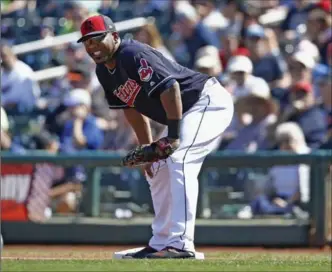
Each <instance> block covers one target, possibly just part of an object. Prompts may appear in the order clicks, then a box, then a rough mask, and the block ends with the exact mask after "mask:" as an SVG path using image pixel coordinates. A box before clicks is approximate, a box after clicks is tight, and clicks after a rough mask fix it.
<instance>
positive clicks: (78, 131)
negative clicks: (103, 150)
mask: <svg viewBox="0 0 332 272" xmlns="http://www.w3.org/2000/svg"><path fill="white" fill-rule="evenodd" d="M65 104H66V106H68V107H69V111H70V119H69V120H67V121H66V122H65V125H64V129H63V132H62V137H61V145H62V146H61V147H62V151H65V152H73V151H77V150H97V149H99V148H100V147H101V145H102V142H103V132H102V131H101V130H100V129H99V128H98V125H97V119H96V117H95V116H93V115H92V114H91V113H90V111H91V96H90V94H89V92H88V91H86V90H83V89H74V90H72V91H71V92H70V93H69V95H68V97H67V99H66V101H65Z"/></svg>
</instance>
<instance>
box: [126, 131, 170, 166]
mask: <svg viewBox="0 0 332 272" xmlns="http://www.w3.org/2000/svg"><path fill="white" fill-rule="evenodd" d="M174 150H175V148H173V147H172V145H171V144H170V142H169V141H168V139H167V137H165V138H161V139H160V140H158V141H156V142H154V143H152V144H150V145H139V146H137V147H136V148H135V149H134V150H132V151H130V152H129V153H128V154H127V155H126V156H125V157H124V158H123V159H122V165H123V166H129V167H133V166H139V165H143V164H146V163H153V162H157V161H159V160H164V159H167V158H168V157H169V156H170V155H171V154H172V153H173V152H174Z"/></svg>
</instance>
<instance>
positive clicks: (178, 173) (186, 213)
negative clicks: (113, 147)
mask: <svg viewBox="0 0 332 272" xmlns="http://www.w3.org/2000/svg"><path fill="white" fill-rule="evenodd" d="M233 111H234V106H233V100H232V97H231V95H230V94H229V93H228V92H227V91H226V90H225V89H224V88H223V87H222V86H221V85H220V83H219V82H218V81H217V80H216V79H215V78H211V79H209V80H208V81H207V82H206V84H205V86H204V89H203V92H202V95H201V97H200V99H199V101H197V103H196V104H195V105H194V106H193V107H192V108H191V109H190V110H189V111H188V112H186V113H185V114H184V115H183V119H182V121H181V131H180V146H179V148H178V149H177V150H176V151H175V152H174V153H173V154H172V156H171V157H170V158H168V159H167V160H166V161H161V162H157V163H154V164H153V172H154V177H153V178H152V179H151V178H149V177H147V180H148V182H149V185H150V191H151V196H152V201H153V207H154V211H155V218H154V221H153V223H152V232H153V237H152V238H151V240H150V242H149V245H150V246H151V247H153V248H155V249H157V250H161V249H163V248H165V247H166V246H172V247H175V248H178V249H182V250H188V251H195V247H194V229H195V219H196V209H197V200H198V179H197V178H198V174H199V172H200V170H201V166H202V164H203V161H204V159H205V157H206V156H207V155H208V154H209V153H210V152H212V151H213V150H214V149H215V148H216V147H217V146H218V144H219V143H220V139H221V134H222V133H223V132H224V131H225V129H226V128H227V127H228V126H229V124H230V122H231V120H232V117H233ZM166 135H167V131H165V132H164V134H163V135H162V137H164V136H166Z"/></svg>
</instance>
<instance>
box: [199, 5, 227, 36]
mask: <svg viewBox="0 0 332 272" xmlns="http://www.w3.org/2000/svg"><path fill="white" fill-rule="evenodd" d="M193 4H194V6H195V8H196V11H197V13H198V15H199V17H200V19H201V21H202V24H203V25H205V26H206V27H207V28H209V29H210V30H211V31H213V32H218V31H220V30H223V29H225V28H226V27H227V26H228V20H227V19H226V18H225V17H224V16H223V15H222V14H221V13H220V11H219V10H218V9H217V7H216V2H215V1H214V0H194V1H193Z"/></svg>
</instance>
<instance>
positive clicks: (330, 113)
mask: <svg viewBox="0 0 332 272" xmlns="http://www.w3.org/2000/svg"><path fill="white" fill-rule="evenodd" d="M331 77H332V72H331V71H330V74H329V75H328V76H327V77H325V78H323V79H322V80H321V82H320V90H321V93H322V100H321V102H322V109H323V110H324V112H325V113H326V116H327V129H328V131H327V137H326V140H325V142H324V143H323V145H321V146H320V148H322V149H332V92H331V89H332V81H331V80H332V79H331Z"/></svg>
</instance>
